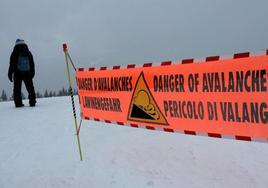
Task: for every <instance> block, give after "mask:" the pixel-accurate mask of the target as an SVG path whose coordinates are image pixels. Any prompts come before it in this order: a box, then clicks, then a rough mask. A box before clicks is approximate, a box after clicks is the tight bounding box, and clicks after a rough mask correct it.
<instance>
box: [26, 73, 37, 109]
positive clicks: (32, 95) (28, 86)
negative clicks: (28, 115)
mask: <svg viewBox="0 0 268 188" xmlns="http://www.w3.org/2000/svg"><path fill="white" fill-rule="evenodd" d="M24 84H25V86H26V89H27V91H28V94H29V95H28V98H29V103H30V105H31V106H32V105H35V103H36V96H35V91H34V85H33V80H32V79H30V78H29V79H27V78H26V79H24Z"/></svg>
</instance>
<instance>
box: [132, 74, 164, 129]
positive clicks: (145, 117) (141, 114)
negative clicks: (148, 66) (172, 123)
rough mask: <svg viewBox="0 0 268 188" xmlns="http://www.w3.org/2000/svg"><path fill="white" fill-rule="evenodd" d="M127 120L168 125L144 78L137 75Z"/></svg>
mask: <svg viewBox="0 0 268 188" xmlns="http://www.w3.org/2000/svg"><path fill="white" fill-rule="evenodd" d="M127 119H128V120H130V121H138V122H143V123H153V124H160V125H168V122H167V120H166V118H165V116H164V115H163V114H162V112H161V110H160V109H159V107H158V105H157V102H156V101H155V99H154V97H153V95H152V93H151V92H150V90H149V87H148V85H147V83H146V80H145V78H144V74H143V72H141V74H140V75H139V78H138V80H137V82H136V86H135V89H134V92H133V95H132V99H131V102H130V105H129V110H128V117H127Z"/></svg>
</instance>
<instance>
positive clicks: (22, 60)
mask: <svg viewBox="0 0 268 188" xmlns="http://www.w3.org/2000/svg"><path fill="white" fill-rule="evenodd" d="M17 69H18V70H19V71H22V72H25V71H29V70H30V60H29V57H28V55H27V54H19V56H18V60H17Z"/></svg>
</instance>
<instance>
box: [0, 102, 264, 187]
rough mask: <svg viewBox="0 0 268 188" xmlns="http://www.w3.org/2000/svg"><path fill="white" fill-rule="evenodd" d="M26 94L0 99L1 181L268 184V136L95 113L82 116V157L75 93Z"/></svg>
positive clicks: (52, 184)
mask: <svg viewBox="0 0 268 188" xmlns="http://www.w3.org/2000/svg"><path fill="white" fill-rule="evenodd" d="M27 102H28V101H27V100H25V101H24V104H25V105H26V106H25V107H23V108H19V109H16V108H15V107H14V104H13V102H2V103H0V118H1V120H0V149H1V152H0V188H13V187H14V188H16V187H27V188H37V187H38V188H39V187H40V188H46V187H49V188H50V187H55V188H61V187H79V188H80V187H81V188H84V187H85V188H86V187H90V188H94V187H96V188H102V187H103V188H105V187H115V188H118V187H119V188H120V187H126V188H132V187H133V188H137V187H139V188H141V187H156V188H162V187H167V188H169V187H174V188H175V187H176V188H177V187H198V188H199V187H200V188H201V187H204V188H209V187H267V185H268V178H267V172H268V160H267V156H268V144H267V143H256V142H244V141H236V140H229V139H215V138H208V137H202V136H189V135H183V134H177V133H166V132H161V131H150V130H145V129H135V128H130V127H122V126H117V125H111V124H104V123H102V122H94V121H83V124H82V128H81V144H82V151H83V157H84V160H83V161H82V162H80V161H79V154H78V149H77V143H76V137H75V128H74V120H73V116H72V107H71V100H70V98H69V97H56V98H48V99H39V100H38V103H37V106H36V107H35V108H30V107H28V106H27ZM76 104H77V98H76ZM78 108H79V107H78V105H77V114H79V109H78Z"/></svg>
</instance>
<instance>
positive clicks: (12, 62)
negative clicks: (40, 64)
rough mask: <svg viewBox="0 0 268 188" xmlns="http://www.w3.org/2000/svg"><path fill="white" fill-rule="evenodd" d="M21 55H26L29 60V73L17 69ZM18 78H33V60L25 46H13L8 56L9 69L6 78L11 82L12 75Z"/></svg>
mask: <svg viewBox="0 0 268 188" xmlns="http://www.w3.org/2000/svg"><path fill="white" fill-rule="evenodd" d="M21 53H23V54H26V55H27V56H28V58H29V62H30V70H29V71H26V72H25V71H24V72H22V71H20V70H18V69H17V65H16V63H17V60H18V57H19V55H20V54H21ZM13 74H14V76H16V77H17V76H18V77H23V78H33V77H34V75H35V68H34V60H33V56H32V53H31V52H30V51H29V49H28V46H27V45H26V44H18V45H15V47H14V49H13V52H12V53H11V56H10V63H9V69H8V78H9V80H11V81H12V75H13Z"/></svg>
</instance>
